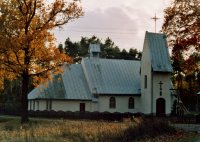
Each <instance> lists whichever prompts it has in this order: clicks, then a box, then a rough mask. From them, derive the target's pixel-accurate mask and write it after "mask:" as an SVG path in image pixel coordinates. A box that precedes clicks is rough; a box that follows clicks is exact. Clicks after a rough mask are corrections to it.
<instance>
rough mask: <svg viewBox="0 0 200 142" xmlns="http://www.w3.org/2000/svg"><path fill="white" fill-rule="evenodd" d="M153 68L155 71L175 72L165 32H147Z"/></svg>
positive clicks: (146, 38)
mask: <svg viewBox="0 0 200 142" xmlns="http://www.w3.org/2000/svg"><path fill="white" fill-rule="evenodd" d="M145 40H146V41H147V44H146V46H148V47H149V51H150V57H151V64H152V69H153V71H155V72H173V69H172V66H171V62H170V56H169V51H168V47H167V41H166V36H165V34H162V33H150V32H146V35H145Z"/></svg>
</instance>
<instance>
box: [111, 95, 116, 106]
mask: <svg viewBox="0 0 200 142" xmlns="http://www.w3.org/2000/svg"><path fill="white" fill-rule="evenodd" d="M115 107H116V100H115V97H110V108H115Z"/></svg>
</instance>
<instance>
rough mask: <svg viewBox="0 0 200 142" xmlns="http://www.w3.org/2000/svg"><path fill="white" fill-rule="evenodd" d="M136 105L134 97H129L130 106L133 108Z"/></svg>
mask: <svg viewBox="0 0 200 142" xmlns="http://www.w3.org/2000/svg"><path fill="white" fill-rule="evenodd" d="M134 107H135V102H134V98H133V97H130V98H129V99H128V108H130V109H133V108H134Z"/></svg>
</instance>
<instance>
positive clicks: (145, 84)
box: [144, 75, 147, 88]
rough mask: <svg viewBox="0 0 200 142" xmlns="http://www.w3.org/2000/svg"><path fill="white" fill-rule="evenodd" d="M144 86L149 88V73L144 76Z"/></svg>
mask: <svg viewBox="0 0 200 142" xmlns="http://www.w3.org/2000/svg"><path fill="white" fill-rule="evenodd" d="M144 88H147V75H145V76H144Z"/></svg>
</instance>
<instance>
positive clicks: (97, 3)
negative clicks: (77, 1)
mask: <svg viewBox="0 0 200 142" xmlns="http://www.w3.org/2000/svg"><path fill="white" fill-rule="evenodd" d="M82 4H83V9H84V10H85V15H84V16H83V17H81V18H79V19H76V20H74V21H73V22H70V23H68V24H67V25H66V26H64V28H63V29H61V30H56V31H55V35H56V38H57V39H58V40H57V41H58V43H60V42H61V43H63V42H64V41H65V39H66V38H67V37H70V38H71V40H72V41H80V39H81V36H86V37H91V36H92V35H96V36H97V37H99V38H100V39H102V40H105V39H106V37H110V38H111V39H112V40H113V41H114V42H115V44H116V45H117V46H118V47H119V48H120V49H123V48H125V49H127V50H129V48H132V47H133V48H137V49H139V50H142V48H143V41H144V34H145V31H150V32H154V28H155V26H154V21H153V20H152V19H151V17H153V16H154V15H155V12H156V14H157V16H158V17H159V18H160V19H159V20H158V22H157V31H159V30H160V29H161V26H162V23H163V9H164V7H166V6H167V4H169V1H168V0H149V1H145V3H144V2H143V1H141V0H126V1H121V0H109V1H108V0H82Z"/></svg>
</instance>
